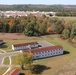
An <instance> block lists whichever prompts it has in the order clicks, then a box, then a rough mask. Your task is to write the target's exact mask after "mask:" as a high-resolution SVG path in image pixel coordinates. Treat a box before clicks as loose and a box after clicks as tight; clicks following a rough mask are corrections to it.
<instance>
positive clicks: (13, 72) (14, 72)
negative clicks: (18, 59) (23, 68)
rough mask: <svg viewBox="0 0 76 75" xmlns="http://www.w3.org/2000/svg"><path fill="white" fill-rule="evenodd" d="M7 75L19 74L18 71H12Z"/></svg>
mask: <svg viewBox="0 0 76 75" xmlns="http://www.w3.org/2000/svg"><path fill="white" fill-rule="evenodd" d="M8 75H20V73H19V70H18V69H14V70H12V71H11V72H10V73H9V74H8Z"/></svg>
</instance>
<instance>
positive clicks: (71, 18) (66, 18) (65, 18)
mask: <svg viewBox="0 0 76 75" xmlns="http://www.w3.org/2000/svg"><path fill="white" fill-rule="evenodd" d="M58 18H60V19H64V20H76V17H58Z"/></svg>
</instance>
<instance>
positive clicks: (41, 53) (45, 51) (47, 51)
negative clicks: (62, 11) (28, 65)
mask: <svg viewBox="0 0 76 75" xmlns="http://www.w3.org/2000/svg"><path fill="white" fill-rule="evenodd" d="M63 51H64V50H63V47H62V46H49V47H42V48H36V49H29V50H22V52H23V53H24V52H28V53H32V57H33V59H39V58H45V57H50V56H56V55H61V54H63Z"/></svg>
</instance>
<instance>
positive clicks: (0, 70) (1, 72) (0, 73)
mask: <svg viewBox="0 0 76 75" xmlns="http://www.w3.org/2000/svg"><path fill="white" fill-rule="evenodd" d="M7 69H8V68H6V67H4V68H0V75H3V73H4V72H5V71H6V70H7Z"/></svg>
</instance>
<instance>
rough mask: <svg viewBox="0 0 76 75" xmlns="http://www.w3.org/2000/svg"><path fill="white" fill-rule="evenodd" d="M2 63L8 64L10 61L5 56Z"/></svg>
mask: <svg viewBox="0 0 76 75" xmlns="http://www.w3.org/2000/svg"><path fill="white" fill-rule="evenodd" d="M3 64H5V65H9V64H10V62H9V57H5V58H4V62H3Z"/></svg>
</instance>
